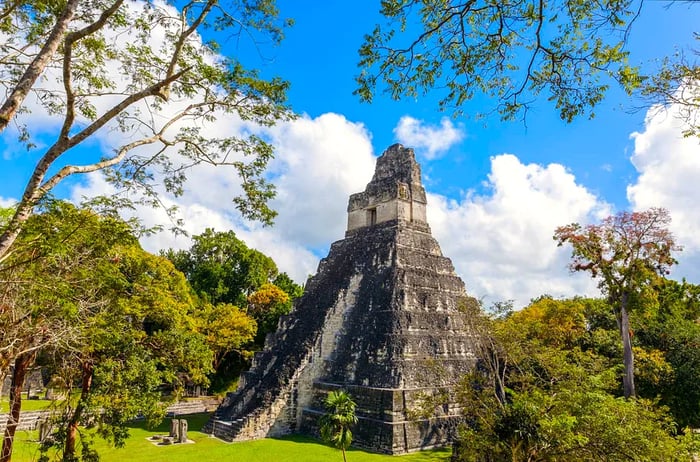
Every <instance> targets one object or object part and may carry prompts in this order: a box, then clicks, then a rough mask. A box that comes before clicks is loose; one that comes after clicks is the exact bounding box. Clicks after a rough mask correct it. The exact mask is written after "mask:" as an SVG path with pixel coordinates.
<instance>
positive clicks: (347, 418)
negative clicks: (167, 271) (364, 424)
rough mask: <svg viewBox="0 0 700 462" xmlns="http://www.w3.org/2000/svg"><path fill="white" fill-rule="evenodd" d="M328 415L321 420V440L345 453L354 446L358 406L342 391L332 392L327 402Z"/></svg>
mask: <svg viewBox="0 0 700 462" xmlns="http://www.w3.org/2000/svg"><path fill="white" fill-rule="evenodd" d="M325 406H326V413H325V414H324V415H323V416H321V418H320V419H319V425H320V432H321V438H323V440H324V441H326V442H327V443H329V444H331V445H333V446H335V447H336V448H338V449H340V450H341V451H342V452H343V460H346V458H345V450H346V449H347V448H349V447H350V444H352V427H353V425H355V424H356V423H357V416H355V407H356V404H355V402H354V401H353V400H352V398H351V397H350V395H349V394H348V393H347V392H345V391H342V390H339V391H331V392H330V393H328V396H327V397H326V400H325Z"/></svg>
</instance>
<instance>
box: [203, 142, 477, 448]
mask: <svg viewBox="0 0 700 462" xmlns="http://www.w3.org/2000/svg"><path fill="white" fill-rule="evenodd" d="M465 297H466V292H465V287H464V283H463V282H462V281H461V280H460V279H459V277H458V276H457V275H456V274H455V271H454V267H453V265H452V262H451V261H450V260H449V259H448V258H446V257H444V256H443V255H442V253H441V251H440V246H439V245H438V243H437V241H436V240H435V239H434V238H433V237H432V235H431V232H430V227H429V226H428V223H427V221H426V196H425V190H424V189H423V186H422V184H421V173H420V166H419V165H418V164H417V162H416V160H415V156H414V153H413V150H412V149H407V148H404V147H403V146H401V145H398V144H397V145H394V146H391V147H390V148H389V149H387V150H386V152H384V154H382V156H381V157H379V159H377V166H376V170H375V173H374V177H373V178H372V181H370V183H369V184H368V185H367V188H366V189H365V191H364V192H361V193H358V194H353V195H352V196H350V201H349V204H348V226H347V232H346V234H345V239H343V240H340V241H338V242H335V243H333V244H332V245H331V248H330V251H329V253H328V256H327V257H326V258H324V259H323V260H321V262H320V264H319V267H318V273H317V274H316V275H315V276H313V277H312V278H310V279H309V280H308V282H307V284H306V288H305V293H304V295H303V297H301V298H300V299H299V300H297V302H296V304H295V308H294V310H293V312H292V313H291V314H290V315H288V316H284V317H283V318H282V319H281V320H280V323H279V327H278V330H277V332H276V333H274V334H271V335H269V336H268V338H267V340H266V345H265V349H264V350H263V351H261V352H259V353H257V354H256V356H255V359H254V361H253V366H252V368H251V370H250V371H248V372H245V373H244V374H243V375H242V377H241V381H240V383H239V387H238V390H237V391H236V392H234V393H230V394H229V395H228V396H227V397H226V398H225V399H224V401H223V403H222V404H221V406H220V407H219V409H218V410H217V412H216V413H215V415H214V416H213V417H212V419H211V420H210V421H209V423H208V424H207V426H206V428H205V430H206V431H208V432H209V433H213V434H215V435H216V436H218V437H220V438H223V439H226V440H229V441H243V440H249V439H255V438H262V437H266V436H279V435H283V434H288V433H294V432H301V433H307V434H311V435H316V434H317V432H318V428H317V421H318V417H319V416H320V415H322V414H323V413H324V407H323V400H324V398H325V396H326V395H327V393H328V392H329V391H330V390H337V389H343V390H346V391H347V392H348V393H349V394H350V395H351V396H352V397H353V399H354V400H355V401H356V402H357V411H356V412H357V416H358V418H359V422H358V424H357V426H356V427H355V428H354V432H353V433H354V441H353V445H354V446H358V447H362V448H365V449H369V450H372V451H376V452H383V453H390V454H402V453H406V452H410V451H416V450H420V449H425V448H430V447H434V446H439V445H444V444H447V443H449V442H450V440H451V439H452V437H453V436H454V432H455V430H456V427H457V425H458V423H459V421H460V417H459V414H460V412H459V409H458V408H457V407H456V405H455V404H454V403H452V402H450V401H448V402H447V403H445V404H444V405H442V406H439V409H436V412H435V413H434V415H432V416H431V417H430V418H424V419H419V418H417V417H416V414H415V412H411V411H412V410H413V411H415V410H416V407H417V406H418V403H419V402H420V401H421V399H422V398H423V397H425V396H427V395H430V394H433V393H435V392H436V391H437V390H441V391H444V390H449V386H450V385H451V384H454V383H455V382H456V380H457V379H458V378H459V376H461V375H462V374H463V373H465V372H466V371H468V370H470V368H472V367H473V366H474V364H475V361H476V358H475V357H474V354H473V351H472V346H471V345H472V337H471V336H470V334H469V332H468V331H467V330H466V329H465V326H464V321H463V317H462V316H463V315H462V314H460V313H459V312H458V304H459V303H462V302H463V301H464V300H465Z"/></svg>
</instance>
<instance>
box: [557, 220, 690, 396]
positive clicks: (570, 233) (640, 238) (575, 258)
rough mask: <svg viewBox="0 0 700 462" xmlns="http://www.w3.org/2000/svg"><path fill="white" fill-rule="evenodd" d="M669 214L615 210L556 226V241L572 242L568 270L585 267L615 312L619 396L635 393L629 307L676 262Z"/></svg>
mask: <svg viewBox="0 0 700 462" xmlns="http://www.w3.org/2000/svg"><path fill="white" fill-rule="evenodd" d="M670 222H671V216H670V215H669V213H668V210H666V209H663V208H651V209H649V210H646V211H643V212H621V213H618V214H617V215H613V216H610V217H608V218H606V219H604V220H603V221H602V223H601V224H599V225H587V226H581V225H580V224H578V223H572V224H570V225H567V226H561V227H559V228H557V230H556V231H555V233H554V239H555V240H556V241H557V242H558V245H559V246H562V245H564V244H565V243H569V244H571V246H572V247H573V251H572V255H571V258H572V259H571V264H570V265H569V267H570V268H571V270H572V271H587V272H589V273H590V274H591V276H592V277H593V278H596V279H598V287H600V289H601V290H602V292H603V294H605V295H606V296H607V298H608V301H609V302H610V305H611V306H612V307H613V309H614V311H615V316H616V318H617V324H618V327H619V329H620V337H621V339H622V347H623V362H624V368H625V373H624V377H623V387H624V393H625V397H626V398H629V397H631V396H635V389H634V354H633V352H632V336H631V331H630V324H629V313H630V310H631V309H634V307H635V306H638V305H639V304H640V303H642V301H643V299H644V297H645V293H646V292H647V291H646V289H647V288H648V287H649V285H650V283H651V282H652V281H653V280H654V279H655V278H658V277H660V276H661V277H663V276H665V275H667V274H668V273H669V270H670V267H671V266H672V265H673V264H675V263H676V260H675V259H674V258H673V255H672V252H674V251H679V250H681V247H680V246H678V245H676V243H675V241H674V238H673V235H672V234H671V232H670V231H669V230H668V225H669V223H670Z"/></svg>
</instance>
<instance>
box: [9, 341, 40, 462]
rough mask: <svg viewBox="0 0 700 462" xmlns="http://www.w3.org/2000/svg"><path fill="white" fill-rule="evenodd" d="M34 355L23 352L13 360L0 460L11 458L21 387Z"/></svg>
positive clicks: (17, 420)
mask: <svg viewBox="0 0 700 462" xmlns="http://www.w3.org/2000/svg"><path fill="white" fill-rule="evenodd" d="M35 356H36V353H35V352H31V353H23V354H21V355H19V356H18V357H17V359H16V360H15V368H14V371H12V385H11V386H10V414H9V415H8V416H7V426H6V427H5V437H4V438H3V441H2V454H1V455H0V462H10V460H12V445H13V443H14V441H15V432H16V431H17V425H19V418H20V413H21V410H22V387H23V386H24V378H25V377H26V375H27V370H29V366H31V365H32V363H33V362H34V357H35Z"/></svg>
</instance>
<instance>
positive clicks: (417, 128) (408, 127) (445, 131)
mask: <svg viewBox="0 0 700 462" xmlns="http://www.w3.org/2000/svg"><path fill="white" fill-rule="evenodd" d="M394 136H395V137H396V140H397V141H398V142H399V143H401V144H403V145H406V146H410V147H412V148H414V149H415V150H416V152H417V153H418V154H419V155H421V156H422V157H424V158H425V159H426V160H432V159H436V158H438V157H440V156H441V155H442V154H444V153H445V152H447V150H448V149H450V148H451V147H452V146H454V145H455V144H457V143H458V142H460V141H462V139H463V138H464V132H463V130H462V129H460V128H458V127H455V126H454V124H453V123H452V121H451V120H450V119H448V118H447V117H443V119H442V120H441V121H440V125H439V126H437V125H429V124H426V123H425V122H424V121H422V120H418V119H414V118H413V117H411V116H403V117H401V119H400V120H399V123H398V125H397V126H396V128H394Z"/></svg>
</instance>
